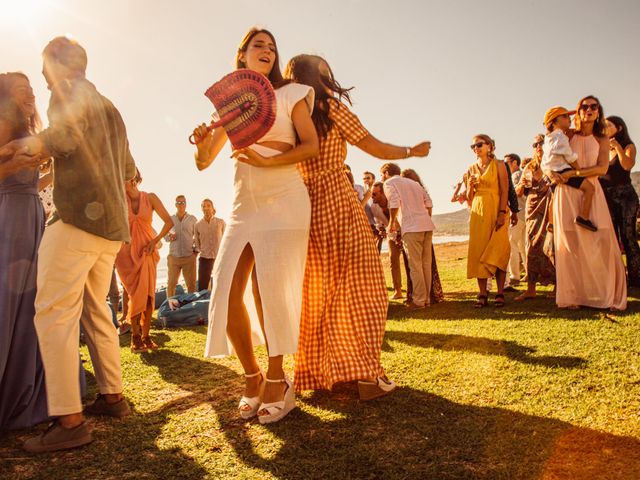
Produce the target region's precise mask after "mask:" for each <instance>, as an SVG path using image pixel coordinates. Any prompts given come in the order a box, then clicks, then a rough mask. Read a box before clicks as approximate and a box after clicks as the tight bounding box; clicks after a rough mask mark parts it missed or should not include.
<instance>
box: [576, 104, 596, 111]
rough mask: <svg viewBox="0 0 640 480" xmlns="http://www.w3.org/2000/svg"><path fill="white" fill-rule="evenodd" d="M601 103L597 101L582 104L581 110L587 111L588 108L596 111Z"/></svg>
mask: <svg viewBox="0 0 640 480" xmlns="http://www.w3.org/2000/svg"><path fill="white" fill-rule="evenodd" d="M598 107H599V105H598V104H597V103H583V104H582V105H580V110H582V111H583V112H586V111H587V110H593V111H594V112H595V111H596V110H598Z"/></svg>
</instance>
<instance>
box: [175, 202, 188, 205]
mask: <svg viewBox="0 0 640 480" xmlns="http://www.w3.org/2000/svg"><path fill="white" fill-rule="evenodd" d="M186 204H187V202H176V205H186Z"/></svg>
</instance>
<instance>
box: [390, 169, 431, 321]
mask: <svg viewBox="0 0 640 480" xmlns="http://www.w3.org/2000/svg"><path fill="white" fill-rule="evenodd" d="M380 173H381V174H382V179H383V180H384V193H385V196H386V197H387V200H388V202H389V213H390V218H389V230H390V232H392V233H393V232H394V231H397V226H396V219H397V220H398V222H399V224H400V228H401V229H402V242H403V243H404V248H405V251H406V252H407V256H408V257H409V268H410V269H411V281H412V283H413V302H412V303H411V304H410V305H409V308H410V309H417V308H422V307H428V306H429V305H430V297H431V262H432V258H431V244H432V239H433V230H434V228H435V225H434V224H433V221H432V220H431V209H432V207H433V203H432V202H431V198H430V197H429V194H428V193H427V192H426V190H425V189H424V188H422V186H421V185H420V184H419V183H418V182H415V181H413V180H410V179H408V178H403V177H401V176H400V167H398V165H396V164H395V163H385V164H384V165H383V166H382V168H381V169H380Z"/></svg>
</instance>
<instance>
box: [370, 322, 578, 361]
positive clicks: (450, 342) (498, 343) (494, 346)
mask: <svg viewBox="0 0 640 480" xmlns="http://www.w3.org/2000/svg"><path fill="white" fill-rule="evenodd" d="M389 341H395V342H402V343H404V344H405V345H414V346H417V347H422V348H437V349H439V350H449V351H463V352H473V353H481V354H483V355H501V356H503V357H507V358H510V359H512V360H516V361H518V362H522V363H527V364H530V365H541V366H544V367H552V368H581V367H584V366H585V365H586V363H587V361H586V360H585V359H583V358H580V357H570V356H549V355H545V356H535V355H534V354H535V352H536V349H535V348H532V347H527V346H524V345H520V344H518V343H516V342H511V341H507V340H493V339H491V338H483V337H469V336H467V335H449V334H443V333H422V332H394V331H388V332H386V333H385V337H384V342H383V344H382V349H383V350H384V351H387V352H393V350H394V349H393V347H392V346H391V345H390V344H389Z"/></svg>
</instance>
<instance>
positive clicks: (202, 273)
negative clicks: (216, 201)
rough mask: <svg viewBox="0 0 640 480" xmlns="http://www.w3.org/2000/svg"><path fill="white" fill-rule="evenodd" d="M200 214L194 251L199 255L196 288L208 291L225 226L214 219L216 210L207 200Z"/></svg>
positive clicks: (220, 221) (204, 201)
mask: <svg viewBox="0 0 640 480" xmlns="http://www.w3.org/2000/svg"><path fill="white" fill-rule="evenodd" d="M202 213H203V214H204V217H202V219H201V220H200V221H199V222H198V223H196V234H195V241H196V250H197V251H198V252H199V253H200V257H199V258H198V288H199V289H200V290H204V289H207V290H208V289H209V282H210V281H211V272H212V271H213V263H214V262H215V259H216V256H217V255H218V249H219V248H220V241H221V240H222V235H223V234H224V229H225V227H226V224H225V223H224V220H222V219H221V218H218V217H215V216H214V215H215V214H216V209H215V207H214V206H213V202H212V201H211V200H209V199H208V198H205V199H204V200H203V201H202Z"/></svg>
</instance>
